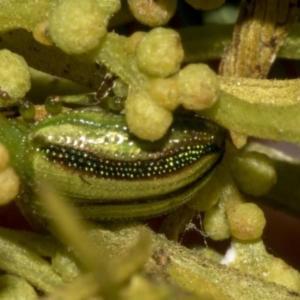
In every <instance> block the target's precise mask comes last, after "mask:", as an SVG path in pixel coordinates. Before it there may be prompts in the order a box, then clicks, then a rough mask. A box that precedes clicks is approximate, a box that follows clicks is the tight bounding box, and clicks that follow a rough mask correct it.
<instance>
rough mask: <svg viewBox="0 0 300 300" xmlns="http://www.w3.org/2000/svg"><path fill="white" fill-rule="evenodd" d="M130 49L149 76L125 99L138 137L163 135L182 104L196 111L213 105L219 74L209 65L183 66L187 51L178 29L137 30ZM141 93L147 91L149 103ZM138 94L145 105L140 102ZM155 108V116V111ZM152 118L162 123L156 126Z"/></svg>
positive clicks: (140, 66) (144, 93)
mask: <svg viewBox="0 0 300 300" xmlns="http://www.w3.org/2000/svg"><path fill="white" fill-rule="evenodd" d="M127 52H128V53H129V54H133V55H134V56H135V58H136V62H137V66H138V68H139V69H140V70H141V72H143V73H144V74H145V75H146V76H147V77H148V81H147V83H146V84H145V85H144V86H141V87H134V88H133V89H131V90H130V92H129V96H128V99H127V101H126V102H127V103H126V119H127V123H128V125H129V128H130V130H131V131H132V132H133V133H134V134H136V135H137V136H138V137H140V138H142V139H148V140H157V139H159V138H161V137H162V136H163V135H164V134H165V132H166V131H167V129H168V127H169V125H170V124H171V122H172V115H171V112H172V111H173V110H175V109H176V108H177V107H178V106H179V105H182V106H183V107H185V108H186V109H190V110H196V111H197V110H202V109H205V108H208V107H210V106H212V105H213V104H214V102H215V101H216V99H217V97H218V95H219V83H218V79H217V76H216V74H215V73H214V72H213V71H212V70H211V69H210V68H209V67H208V66H207V65H204V64H190V65H188V66H186V67H185V68H183V69H182V70H180V66H181V64H182V62H183V58H184V51H183V48H182V45H181V39H180V36H179V34H178V33H177V32H176V31H174V30H172V29H165V28H160V27H158V28H155V29H152V30H151V31H150V32H149V33H144V32H138V33H136V34H134V35H132V36H131V37H129V39H128V43H127ZM140 91H143V93H140ZM135 93H138V96H136V95H135ZM141 95H144V96H145V95H147V96H145V97H146V98H147V105H146V104H145V103H146V100H142V99H141V97H140V96H141ZM139 98H140V99H141V101H142V102H141V103H144V104H143V105H142V104H140V103H139V102H138V100H137V99H139ZM132 99H135V100H134V101H133V100H132ZM152 102H153V103H152ZM135 106H136V107H135ZM137 106H138V107H137ZM154 107H155V108H156V109H155V110H154V109H153V108H154ZM143 111H144V112H143ZM129 112H130V113H129ZM133 112H135V113H138V112H140V113H141V115H138V114H136V115H134V114H133ZM142 112H143V113H142ZM154 112H156V113H157V115H156V116H154V115H153V114H152V113H154ZM131 118H134V119H135V120H131ZM145 118H149V121H148V120H146V119H145ZM153 120H155V123H156V124H158V125H159V124H160V125H159V126H158V127H156V126H155V125H154V123H153ZM133 124H135V126H133ZM147 126H150V127H151V129H149V128H147ZM150 131H151V134H149V133H150Z"/></svg>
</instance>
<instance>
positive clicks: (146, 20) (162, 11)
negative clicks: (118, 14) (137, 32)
mask: <svg viewBox="0 0 300 300" xmlns="http://www.w3.org/2000/svg"><path fill="white" fill-rule="evenodd" d="M128 5H129V9H130V11H131V13H132V14H133V15H134V17H135V18H136V19H137V20H138V21H139V22H140V23H142V24H145V25H148V26H150V27H157V26H162V25H165V24H166V23H168V22H169V20H170V19H171V17H172V16H173V15H174V13H175V10H176V7H177V1H176V0H155V1H153V0H150V1H149V0H128Z"/></svg>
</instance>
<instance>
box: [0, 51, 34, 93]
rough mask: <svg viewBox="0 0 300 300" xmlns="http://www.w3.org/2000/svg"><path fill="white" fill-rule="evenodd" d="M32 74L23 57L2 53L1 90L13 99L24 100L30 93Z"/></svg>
mask: <svg viewBox="0 0 300 300" xmlns="http://www.w3.org/2000/svg"><path fill="white" fill-rule="evenodd" d="M30 87H31V84H30V73H29V70H28V66H27V64H26V61H25V60H24V58H23V57H21V56H19V55H17V54H15V53H12V52H10V51H9V50H1V51H0V88H1V90H2V91H5V92H7V93H8V95H9V96H10V97H11V98H22V97H24V96H25V94H26V93H27V92H28V91H29V89H30Z"/></svg>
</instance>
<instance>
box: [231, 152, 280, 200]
mask: <svg viewBox="0 0 300 300" xmlns="http://www.w3.org/2000/svg"><path fill="white" fill-rule="evenodd" d="M229 167H230V170H231V173H232V177H233V179H234V181H235V183H236V185H237V187H238V188H239V189H240V190H241V191H242V192H243V193H245V194H248V195H253V196H262V195H265V194H267V193H268V192H269V190H270V189H271V188H272V187H273V185H274V184H275V182H276V178H277V176H276V171H275V168H274V166H273V163H272V161H271V159H270V158H269V157H268V156H267V155H265V154H263V153H258V152H246V151H241V152H240V154H239V155H237V156H235V157H232V158H231V159H230V160H229Z"/></svg>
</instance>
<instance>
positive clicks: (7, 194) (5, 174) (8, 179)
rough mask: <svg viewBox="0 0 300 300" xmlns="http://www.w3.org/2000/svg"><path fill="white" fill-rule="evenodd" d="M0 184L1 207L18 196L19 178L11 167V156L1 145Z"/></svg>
mask: <svg viewBox="0 0 300 300" xmlns="http://www.w3.org/2000/svg"><path fill="white" fill-rule="evenodd" d="M0 182H1V185H0V205H4V204H7V203H9V202H10V201H11V200H13V199H14V198H15V197H16V196H17V195H18V192H19V177H18V175H17V174H16V172H15V171H14V169H13V168H12V167H10V166H9V154H8V152H7V150H6V148H5V147H4V146H3V145H2V144H0Z"/></svg>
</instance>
